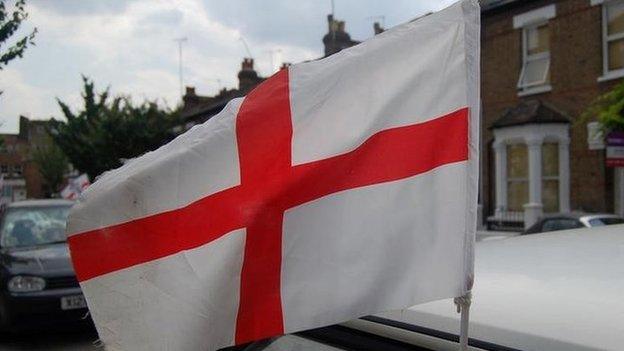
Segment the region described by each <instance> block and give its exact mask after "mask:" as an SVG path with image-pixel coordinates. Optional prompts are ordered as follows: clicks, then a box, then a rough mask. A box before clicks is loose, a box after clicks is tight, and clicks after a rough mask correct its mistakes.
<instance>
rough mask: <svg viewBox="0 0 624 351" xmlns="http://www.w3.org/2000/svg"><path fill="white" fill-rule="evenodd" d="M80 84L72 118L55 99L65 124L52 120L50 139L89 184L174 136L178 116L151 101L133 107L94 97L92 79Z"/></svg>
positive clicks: (103, 96) (104, 96)
mask: <svg viewBox="0 0 624 351" xmlns="http://www.w3.org/2000/svg"><path fill="white" fill-rule="evenodd" d="M83 81H84V91H83V94H82V97H83V100H84V108H83V109H82V111H80V112H78V113H74V112H72V111H71V109H70V108H69V107H68V106H67V104H65V103H64V102H62V101H60V100H58V103H59V105H60V107H61V111H62V112H63V115H64V116H65V119H66V121H61V120H56V119H52V120H51V123H50V127H51V128H50V134H51V136H52V138H53V139H54V142H55V143H56V144H57V145H58V146H59V147H60V148H61V149H62V150H63V152H64V153H65V154H66V155H67V157H68V158H69V160H70V161H71V163H72V164H73V165H74V167H76V168H77V169H78V170H79V171H80V172H86V173H87V174H88V175H89V177H90V178H91V179H95V177H96V176H98V175H100V174H101V173H102V172H105V171H107V170H110V169H114V168H117V167H119V166H121V165H122V162H123V160H125V159H130V158H133V157H137V156H140V155H142V154H143V153H145V152H147V151H151V150H154V149H156V148H158V147H159V146H161V145H163V144H165V143H167V142H168V141H170V140H171V139H173V137H174V136H175V134H174V133H173V131H172V129H173V127H174V126H175V125H176V124H177V122H178V114H177V112H175V111H172V110H170V109H162V108H160V107H159V106H158V105H157V104H156V103H155V102H151V101H145V102H143V103H141V104H139V105H134V104H133V103H132V101H131V100H130V98H129V97H127V96H120V97H115V98H109V90H108V89H106V90H105V91H103V92H101V93H96V91H95V86H94V83H93V82H92V81H91V80H89V79H88V78H86V77H83Z"/></svg>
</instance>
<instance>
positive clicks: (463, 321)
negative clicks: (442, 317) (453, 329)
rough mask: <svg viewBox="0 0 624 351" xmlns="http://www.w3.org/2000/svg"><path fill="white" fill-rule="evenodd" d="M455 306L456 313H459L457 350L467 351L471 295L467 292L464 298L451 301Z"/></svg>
mask: <svg viewBox="0 0 624 351" xmlns="http://www.w3.org/2000/svg"><path fill="white" fill-rule="evenodd" d="M453 302H455V306H457V313H461V316H460V325H459V350H460V351H468V321H469V314H470V304H471V303H472V293H471V292H470V291H468V292H467V293H466V294H465V295H464V296H460V297H456V298H455V299H453Z"/></svg>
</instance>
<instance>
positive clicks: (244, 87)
mask: <svg viewBox="0 0 624 351" xmlns="http://www.w3.org/2000/svg"><path fill="white" fill-rule="evenodd" d="M327 24H328V32H327V34H325V36H324V37H323V44H324V46H325V51H324V52H325V55H324V57H327V56H329V55H332V54H335V53H337V52H339V51H340V50H342V49H345V48H348V47H351V46H353V45H356V44H358V43H359V41H355V40H351V36H350V35H349V33H347V32H346V31H345V22H344V21H338V20H336V19H334V17H333V16H332V15H328V16H327ZM373 29H374V32H375V34H379V33H381V32H383V31H384V29H383V28H382V27H381V26H380V25H379V23H375V24H374V26H373ZM288 65H289V64H288V63H284V64H283V65H282V68H286V67H287V66H288ZM265 79H266V78H265V77H261V76H259V75H258V72H257V71H256V70H255V69H254V60H253V59H252V58H244V59H243V62H242V63H241V70H240V71H239V72H238V88H237V89H226V88H224V89H222V90H221V91H219V93H218V94H217V95H214V96H200V95H197V93H196V91H195V88H194V87H186V93H185V94H184V96H183V97H182V101H183V103H184V105H183V107H182V112H181V115H182V121H183V122H182V123H183V124H182V125H180V126H179V127H177V132H180V133H181V132H184V131H186V130H188V129H190V128H191V127H192V126H193V125H195V124H199V123H203V122H205V121H207V120H208V119H210V117H212V116H214V115H215V114H217V113H218V112H219V111H221V110H222V109H223V108H224V107H225V105H226V104H227V103H228V102H229V101H230V100H231V99H234V98H237V97H241V96H245V95H246V94H247V93H248V92H249V91H250V90H251V89H253V88H254V87H256V85H258V84H260V83H261V82H262V81H264V80H265Z"/></svg>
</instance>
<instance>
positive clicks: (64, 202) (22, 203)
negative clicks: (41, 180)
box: [8, 199, 74, 208]
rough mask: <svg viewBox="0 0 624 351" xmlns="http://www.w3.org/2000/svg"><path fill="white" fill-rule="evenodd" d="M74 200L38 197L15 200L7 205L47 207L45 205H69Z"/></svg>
mask: <svg viewBox="0 0 624 351" xmlns="http://www.w3.org/2000/svg"><path fill="white" fill-rule="evenodd" d="M73 204H74V202H73V201H70V200H64V199H38V200H25V201H16V202H13V203H11V204H9V206H8V207H10V208H15V207H47V206H63V205H65V206H71V205H73Z"/></svg>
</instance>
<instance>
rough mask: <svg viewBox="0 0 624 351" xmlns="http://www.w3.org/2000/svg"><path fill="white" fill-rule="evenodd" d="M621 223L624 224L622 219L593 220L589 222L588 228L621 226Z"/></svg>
mask: <svg viewBox="0 0 624 351" xmlns="http://www.w3.org/2000/svg"><path fill="white" fill-rule="evenodd" d="M622 223H624V219H622V218H613V217H605V218H594V219H590V220H589V226H590V227H602V226H605V225H612V224H622Z"/></svg>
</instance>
